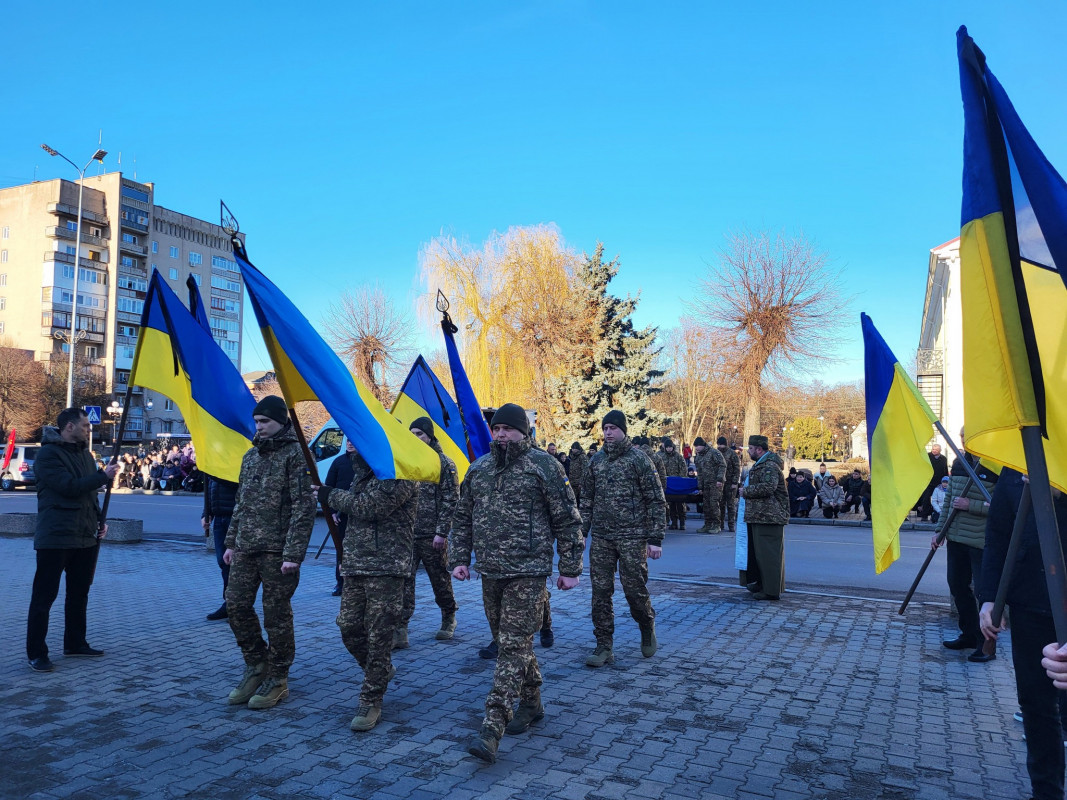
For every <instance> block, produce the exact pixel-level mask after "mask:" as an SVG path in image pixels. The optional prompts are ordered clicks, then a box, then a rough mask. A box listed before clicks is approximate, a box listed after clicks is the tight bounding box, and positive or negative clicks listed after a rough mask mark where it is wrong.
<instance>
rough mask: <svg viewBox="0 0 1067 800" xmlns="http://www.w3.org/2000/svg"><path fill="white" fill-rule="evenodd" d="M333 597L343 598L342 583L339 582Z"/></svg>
mask: <svg viewBox="0 0 1067 800" xmlns="http://www.w3.org/2000/svg"><path fill="white" fill-rule="evenodd" d="M333 596H334V597H340V596H341V582H340V581H338V582H337V585H336V586H334V587H333Z"/></svg>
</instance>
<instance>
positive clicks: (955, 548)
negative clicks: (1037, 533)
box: [945, 540, 1051, 647]
mask: <svg viewBox="0 0 1067 800" xmlns="http://www.w3.org/2000/svg"><path fill="white" fill-rule="evenodd" d="M947 551H948V552H947V557H946V559H945V561H946V564H947V567H946V569H947V575H946V577H947V578H948V590H949V591H950V592H952V599H953V600H955V601H956V610H957V611H958V612H959V615H960V618H959V625H960V633H961V634H963V635H964V636H966V637H967V638H968V639H973V640H974V646H975V647H980V646H981V644H982V642H984V641H985V637H984V636H982V629H981V627H980V626H979V624H978V601H977V600H975V597H974V590H973V588H972V586H973V584H974V578H975V576H977V575H980V574H981V573H982V551H981V550H979V549H978V548H977V547H971V546H970V545H966V544H961V543H960V542H953V541H951V540H950V541H949V542H948V547H947ZM1049 641H1051V639H1050V640H1049ZM1045 644H1048V642H1045Z"/></svg>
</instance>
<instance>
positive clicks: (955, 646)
mask: <svg viewBox="0 0 1067 800" xmlns="http://www.w3.org/2000/svg"><path fill="white" fill-rule="evenodd" d="M941 644H943V645H944V646H945V647H947V648H948V649H949V650H970V649H971V648H972V647H977V646H978V643H977V642H976V641H975V640H974V639H972V638H971V637H970V636H963V635H960V636H957V637H956V638H955V639H953V640H952V641H951V642H942V643H941Z"/></svg>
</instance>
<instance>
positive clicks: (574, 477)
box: [568, 442, 589, 503]
mask: <svg viewBox="0 0 1067 800" xmlns="http://www.w3.org/2000/svg"><path fill="white" fill-rule="evenodd" d="M570 458H571V471H570V475H569V476H568V477H569V478H570V482H571V489H572V490H573V491H574V499H575V501H576V502H579V503H580V502H581V500H582V498H581V491H582V480H583V479H584V478H585V473H586V471H587V470H588V469H589V456H587V455H586V454H585V450H583V449H582V446H581V445H580V444H578V442H575V443H574V444H572V445H571V452H570Z"/></svg>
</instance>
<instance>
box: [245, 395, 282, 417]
mask: <svg viewBox="0 0 1067 800" xmlns="http://www.w3.org/2000/svg"><path fill="white" fill-rule="evenodd" d="M252 416H253V417H267V418H268V419H272V420H274V421H275V422H277V423H278V424H279V425H284V424H285V423H287V422H288V421H289V409H288V408H286V407H285V401H284V400H282V399H281V398H280V397H278V395H276V394H269V395H267V396H266V397H264V398H263V399H262V400H260V401H259V402H258V403H256V407H255V408H253V409H252Z"/></svg>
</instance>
